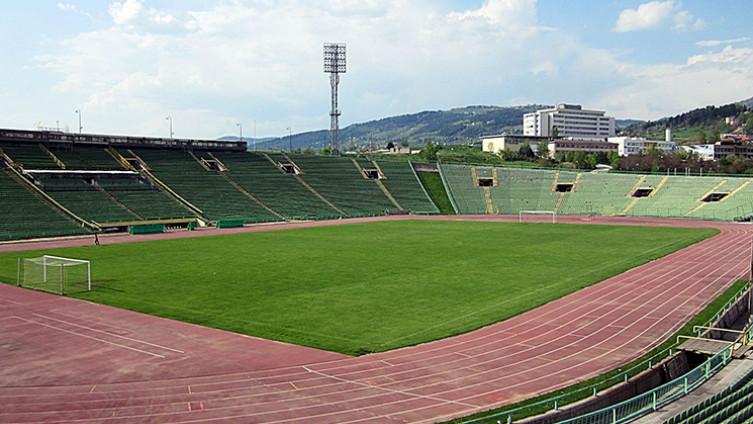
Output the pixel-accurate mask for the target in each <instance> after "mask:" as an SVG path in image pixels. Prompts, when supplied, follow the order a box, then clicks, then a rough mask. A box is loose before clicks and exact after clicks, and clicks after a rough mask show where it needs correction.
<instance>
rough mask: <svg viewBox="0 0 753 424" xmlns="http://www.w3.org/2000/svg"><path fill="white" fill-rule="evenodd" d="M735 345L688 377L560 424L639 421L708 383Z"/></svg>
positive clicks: (688, 374) (694, 370) (703, 364)
mask: <svg viewBox="0 0 753 424" xmlns="http://www.w3.org/2000/svg"><path fill="white" fill-rule="evenodd" d="M733 350H734V345H730V346H728V347H726V348H724V349H723V350H722V351H720V352H719V353H717V354H716V355H714V356H712V357H711V358H709V359H707V360H706V361H705V362H703V363H702V364H701V365H699V366H697V367H695V368H693V369H692V370H690V371H688V372H687V373H685V374H684V375H681V376H680V377H677V378H675V379H674V380H671V381H669V382H667V383H664V384H662V385H661V386H659V387H655V388H653V389H651V390H649V391H648V392H645V393H642V394H640V395H638V396H635V397H632V398H630V399H627V400H624V401H622V402H620V403H616V404H614V405H611V406H608V407H606V408H603V409H600V410H598V411H594V412H590V413H588V414H584V415H580V416H577V417H575V418H570V419H567V420H563V421H559V422H558V423H559V424H579V423H589V424H591V423H612V424H618V423H622V422H626V421H629V420H632V419H634V418H636V417H639V416H641V415H643V414H645V413H646V412H649V411H656V410H657V409H659V408H661V407H662V406H664V405H666V404H668V403H670V402H672V401H674V400H675V399H678V398H680V397H682V396H685V395H686V394H688V392H690V391H691V390H693V389H695V388H696V387H698V386H700V385H701V384H702V383H704V382H705V381H706V380H708V379H709V378H710V377H711V376H712V375H713V374H714V373H716V371H718V370H720V369H721V368H723V367H724V366H725V365H727V363H728V362H729V361H730V358H732V351H733Z"/></svg>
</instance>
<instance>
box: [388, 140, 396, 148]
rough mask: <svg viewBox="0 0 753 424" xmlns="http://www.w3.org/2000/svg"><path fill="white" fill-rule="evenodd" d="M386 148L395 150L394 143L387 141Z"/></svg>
mask: <svg viewBox="0 0 753 424" xmlns="http://www.w3.org/2000/svg"><path fill="white" fill-rule="evenodd" d="M387 150H395V143H393V142H391V141H390V142H389V143H387Z"/></svg>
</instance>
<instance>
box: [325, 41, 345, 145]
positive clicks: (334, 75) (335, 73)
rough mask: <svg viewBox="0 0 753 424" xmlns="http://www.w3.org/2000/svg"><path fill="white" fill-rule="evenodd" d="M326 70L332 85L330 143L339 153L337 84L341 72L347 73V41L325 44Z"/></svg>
mask: <svg viewBox="0 0 753 424" xmlns="http://www.w3.org/2000/svg"><path fill="white" fill-rule="evenodd" d="M324 72H325V73H328V74H329V85H330V86H331V87H332V109H331V110H330V112H329V118H330V119H329V143H330V148H331V149H332V154H337V153H338V148H339V146H338V144H337V136H338V131H339V130H340V128H339V126H340V124H339V118H340V110H339V109H338V108H337V85H338V84H339V83H340V74H344V73H345V43H325V44H324Z"/></svg>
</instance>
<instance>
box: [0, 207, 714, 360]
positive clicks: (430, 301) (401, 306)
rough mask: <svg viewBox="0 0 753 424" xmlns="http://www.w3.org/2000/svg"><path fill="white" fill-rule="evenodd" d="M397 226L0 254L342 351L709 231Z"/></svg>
mask: <svg viewBox="0 0 753 424" xmlns="http://www.w3.org/2000/svg"><path fill="white" fill-rule="evenodd" d="M715 232H716V231H715V230H711V229H680V228H643V227H628V226H598V225H582V226H581V225H566V224H557V225H550V224H517V223H488V222H486V223H485V222H451V221H395V222H377V223H367V224H352V225H341V226H333V227H320V228H309V229H296V230H285V231H274V232H262V233H247V234H236V235H222V236H215V237H199V238H191V239H179V240H161V241H151V242H142V243H131V244H120V245H110V246H100V247H94V246H92V247H84V248H71V249H57V250H48V251H44V252H22V253H20V254H16V253H10V254H2V255H0V281H4V282H8V283H12V282H14V281H15V278H16V257H17V256H18V255H22V256H24V257H33V256H39V255H40V254H54V255H60V256H67V257H73V258H81V259H89V260H91V261H92V271H93V280H94V284H95V288H94V290H93V291H91V292H88V293H83V294H79V295H77V297H80V298H82V299H87V300H92V301H95V302H100V303H105V304H109V305H114V306H118V307H122V308H126V309H132V310H135V311H140V312H145V313H149V314H153V315H158V316H163V317H168V318H174V319H179V320H183V321H188V322H193V323H197V324H202V325H206V326H210V327H216V328H222V329H226V330H231V331H236V332H239V333H244V334H250V335H254V336H259V337H265V338H270V339H276V340H282V341H286V342H291V343H297V344H302V345H308V346H314V347H318V348H323V349H328V350H332V351H338V352H343V353H347V354H362V353H366V352H374V351H383V350H389V349H393V348H397V347H401V346H406V345H411V344H416V343H421V342H426V341H430V340H435V339H438V338H442V337H447V336H450V335H454V334H458V333H462V332H466V331H469V330H472V329H476V328H479V327H481V326H484V325H487V324H490V323H493V322H496V321H500V320H503V319H506V318H509V317H511V316H514V315H517V314H519V313H521V312H523V311H526V310H529V309H531V308H534V307H536V306H538V305H541V304H544V303H546V302H549V301H551V300H554V299H557V298H559V297H561V296H564V295H566V294H568V293H572V292H574V291H577V290H578V289H580V288H583V287H586V286H588V285H591V284H594V283H596V282H598V281H602V280H604V279H605V278H607V277H610V276H612V275H615V274H618V273H620V272H623V271H625V270H627V269H630V268H632V267H635V266H637V265H640V264H642V263H645V262H647V261H649V260H652V259H655V258H658V257H661V256H663V255H666V254H667V253H670V252H672V251H675V250H677V249H680V248H682V247H685V246H687V245H690V244H692V243H694V242H697V241H699V240H702V239H704V238H706V237H708V236H711V235H713V234H715Z"/></svg>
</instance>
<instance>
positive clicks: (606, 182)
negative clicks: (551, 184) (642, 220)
mask: <svg viewBox="0 0 753 424" xmlns="http://www.w3.org/2000/svg"><path fill="white" fill-rule="evenodd" d="M562 175H563V173H561V174H560V177H562ZM639 180H640V176H637V175H624V174H608V175H605V174H593V173H589V172H586V173H582V174H580V177H579V178H578V183H577V184H575V185H574V186H573V190H572V191H570V192H568V193H563V195H562V196H563V197H562V203H561V204H560V207H559V209H558V210H557V212H558V213H561V214H596V215H619V214H622V213H623V211H625V209H626V208H627V207H628V205H629V204H630V202H631V201H632V200H633V198H632V197H631V196H630V193H631V189H632V188H633V186H635V184H636V183H637V182H638V181H639Z"/></svg>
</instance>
